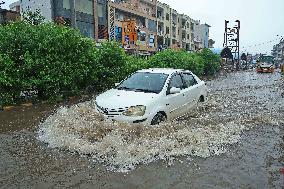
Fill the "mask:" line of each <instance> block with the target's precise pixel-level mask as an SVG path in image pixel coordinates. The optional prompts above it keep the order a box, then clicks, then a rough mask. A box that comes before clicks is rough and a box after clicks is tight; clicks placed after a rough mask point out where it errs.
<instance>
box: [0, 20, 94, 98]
mask: <svg viewBox="0 0 284 189" xmlns="http://www.w3.org/2000/svg"><path fill="white" fill-rule="evenodd" d="M0 41H1V43H0V54H2V56H4V57H5V59H8V60H9V61H8V62H9V65H10V67H9V70H7V69H6V70H4V73H2V74H5V75H9V74H11V73H12V77H11V78H12V79H11V80H12V81H11V82H10V83H11V87H12V88H13V90H12V91H11V90H8V91H10V92H13V93H14V94H15V98H18V97H19V92H20V91H25V90H38V92H39V95H40V97H41V98H49V99H52V98H58V97H63V96H67V95H74V94H78V93H79V92H80V91H81V90H82V89H84V88H85V87H86V86H87V85H90V84H93V83H96V82H97V80H98V78H97V77H96V76H95V75H93V74H91V71H92V70H93V69H96V67H97V65H96V63H97V61H96V54H95V53H94V52H95V45H94V43H93V41H92V40H91V39H86V38H83V37H82V35H81V34H80V32H79V31H77V30H73V29H71V28H68V27H64V26H57V25H55V24H52V23H48V24H40V25H37V26H35V25H31V24H28V23H25V22H16V23H12V24H10V25H6V26H1V27H0ZM2 59H3V58H2ZM4 62H5V61H4ZM2 64H3V60H2ZM5 64H6V63H4V64H3V65H5ZM0 87H5V86H4V84H3V83H2V84H0ZM6 88H7V87H6ZM1 93H2V90H1Z"/></svg>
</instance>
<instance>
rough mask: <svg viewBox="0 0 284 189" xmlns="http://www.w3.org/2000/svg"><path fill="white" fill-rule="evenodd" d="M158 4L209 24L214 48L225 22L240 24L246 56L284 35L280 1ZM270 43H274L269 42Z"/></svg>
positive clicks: (172, 0) (220, 40)
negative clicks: (237, 21)
mask: <svg viewBox="0 0 284 189" xmlns="http://www.w3.org/2000/svg"><path fill="white" fill-rule="evenodd" d="M1 1H2V0H0V2H1ZM160 1H161V2H164V3H167V4H169V5H170V6H171V7H172V8H174V9H176V10H177V11H178V12H179V13H184V14H187V15H189V16H191V18H193V19H196V20H200V21H201V23H204V22H206V23H208V24H209V25H211V26H212V27H211V28H210V38H212V39H213V40H215V41H216V44H215V47H216V48H222V44H223V36H224V21H225V19H227V20H229V21H231V22H232V23H233V22H234V21H235V20H237V19H239V20H240V21H241V31H240V32H241V33H240V40H241V48H242V50H247V51H248V52H249V53H270V52H271V49H272V47H273V45H274V44H276V43H278V42H279V40H280V37H277V35H279V36H284V0H235V1H233V0H160ZM4 2H6V4H5V5H3V6H2V8H8V5H9V4H10V3H12V2H15V0H4ZM276 39H277V40H276ZM272 40H274V42H270V41H272ZM258 44H261V45H258ZM255 45H257V46H255ZM249 46H252V47H249ZM243 47H245V48H243Z"/></svg>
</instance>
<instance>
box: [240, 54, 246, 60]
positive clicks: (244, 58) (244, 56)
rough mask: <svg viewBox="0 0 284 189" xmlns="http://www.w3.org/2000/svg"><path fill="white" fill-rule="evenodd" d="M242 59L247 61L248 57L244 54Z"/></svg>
mask: <svg viewBox="0 0 284 189" xmlns="http://www.w3.org/2000/svg"><path fill="white" fill-rule="evenodd" d="M241 59H242V60H243V61H247V55H246V54H245V53H243V54H242V56H241Z"/></svg>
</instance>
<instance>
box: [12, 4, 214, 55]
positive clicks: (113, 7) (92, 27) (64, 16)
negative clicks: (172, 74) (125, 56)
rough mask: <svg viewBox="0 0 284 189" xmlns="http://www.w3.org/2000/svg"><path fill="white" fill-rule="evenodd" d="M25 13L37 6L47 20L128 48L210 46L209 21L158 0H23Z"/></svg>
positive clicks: (14, 6)
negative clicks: (195, 18)
mask: <svg viewBox="0 0 284 189" xmlns="http://www.w3.org/2000/svg"><path fill="white" fill-rule="evenodd" d="M10 8H11V9H12V10H14V11H19V10H20V12H21V14H23V13H24V12H26V11H33V12H34V11H36V10H37V9H38V10H39V11H40V12H41V14H42V16H44V18H45V21H46V22H49V21H55V22H58V23H66V24H67V25H70V26H71V27H73V28H78V29H79V30H80V31H81V33H82V34H83V35H85V36H87V37H91V38H94V39H95V40H96V41H97V42H102V41H105V40H115V41H117V42H119V43H121V46H122V47H124V48H125V49H126V50H127V51H135V52H151V53H153V52H155V51H157V50H158V49H160V50H162V49H164V48H173V49H186V50H187V51H196V50H199V49H202V48H209V47H211V46H212V45H213V44H211V43H210V41H209V28H210V26H209V25H208V24H200V21H199V20H193V19H191V18H190V17H189V16H188V15H185V14H179V13H178V11H176V10H174V9H172V8H171V7H170V6H169V5H167V4H165V3H161V2H158V1H157V0H21V1H18V2H16V3H13V4H11V5H10Z"/></svg>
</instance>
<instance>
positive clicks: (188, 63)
mask: <svg viewBox="0 0 284 189" xmlns="http://www.w3.org/2000/svg"><path fill="white" fill-rule="evenodd" d="M149 61H150V65H151V66H152V67H158V68H175V69H187V70H191V71H192V72H193V73H195V74H197V75H202V74H203V68H204V61H203V59H200V58H199V57H197V56H196V55H195V54H193V53H188V52H186V51H176V50H166V51H162V52H159V53H157V54H156V55H154V56H152V57H151V58H150V60H149Z"/></svg>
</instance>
